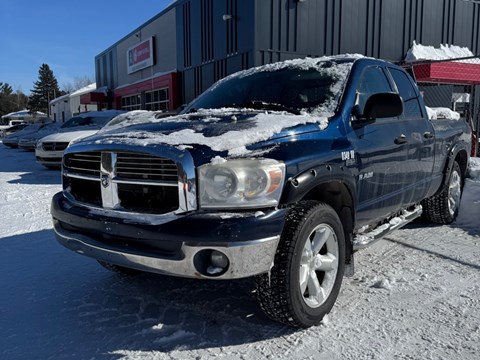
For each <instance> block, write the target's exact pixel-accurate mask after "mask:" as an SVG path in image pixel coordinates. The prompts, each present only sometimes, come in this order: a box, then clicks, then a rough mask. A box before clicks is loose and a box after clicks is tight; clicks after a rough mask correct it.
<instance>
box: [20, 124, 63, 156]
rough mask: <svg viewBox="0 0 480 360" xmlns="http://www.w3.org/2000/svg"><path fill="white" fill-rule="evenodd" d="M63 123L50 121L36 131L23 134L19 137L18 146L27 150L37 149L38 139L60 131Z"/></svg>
mask: <svg viewBox="0 0 480 360" xmlns="http://www.w3.org/2000/svg"><path fill="white" fill-rule="evenodd" d="M61 125H62V124H61V123H58V122H49V123H46V124H44V126H42V127H40V128H39V129H38V130H37V131H35V132H29V133H27V134H21V136H19V137H18V147H19V148H21V149H23V150H27V151H35V147H36V146H37V142H38V140H40V139H41V138H43V137H45V136H47V135H50V134H54V133H56V132H58V131H59V130H60V126H61Z"/></svg>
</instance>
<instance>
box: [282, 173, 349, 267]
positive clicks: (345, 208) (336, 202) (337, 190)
mask: <svg viewBox="0 0 480 360" xmlns="http://www.w3.org/2000/svg"><path fill="white" fill-rule="evenodd" d="M355 194H356V186H355V182H354V177H353V176H352V174H351V173H350V171H349V170H348V169H346V168H345V167H344V166H337V165H322V166H318V167H315V168H312V169H310V170H308V171H305V172H303V173H301V174H299V175H298V176H295V177H293V178H291V179H289V182H288V187H287V192H286V193H285V194H284V197H283V201H282V203H283V204H285V205H290V204H294V203H296V202H298V201H307V200H315V201H319V202H323V203H325V204H327V205H330V206H331V207H332V208H333V209H334V211H335V212H336V213H337V215H338V217H339V218H340V221H341V222H342V226H343V230H344V234H345V240H346V261H347V263H350V261H351V260H352V255H353V246H352V234H353V229H354V226H355V209H356V202H355V199H356V196H355Z"/></svg>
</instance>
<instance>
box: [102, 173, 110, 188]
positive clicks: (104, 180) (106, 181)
mask: <svg viewBox="0 0 480 360" xmlns="http://www.w3.org/2000/svg"><path fill="white" fill-rule="evenodd" d="M108 185H110V179H109V178H108V175H102V186H103V187H104V188H106V187H108Z"/></svg>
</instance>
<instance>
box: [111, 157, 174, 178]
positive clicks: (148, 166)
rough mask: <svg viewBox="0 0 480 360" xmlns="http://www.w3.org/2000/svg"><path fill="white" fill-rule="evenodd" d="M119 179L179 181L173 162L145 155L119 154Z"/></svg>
mask: <svg viewBox="0 0 480 360" xmlns="http://www.w3.org/2000/svg"><path fill="white" fill-rule="evenodd" d="M117 177H119V178H125V179H139V180H153V181H166V182H173V183H176V182H177V181H178V173H177V165H175V163H174V162H173V161H171V160H168V159H164V158H157V157H153V156H145V155H143V154H130V153H123V154H122V153H120V154H117Z"/></svg>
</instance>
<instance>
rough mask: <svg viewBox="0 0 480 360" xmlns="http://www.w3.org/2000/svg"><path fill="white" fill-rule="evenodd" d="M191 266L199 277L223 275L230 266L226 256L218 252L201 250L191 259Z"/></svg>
mask: <svg viewBox="0 0 480 360" xmlns="http://www.w3.org/2000/svg"><path fill="white" fill-rule="evenodd" d="M193 266H195V269H196V270H197V271H198V273H199V274H200V275H203V276H208V277H217V276H221V275H223V274H225V273H226V272H227V270H228V268H229V266H230V261H229V260H228V257H227V255H225V254H224V253H222V252H221V251H218V250H213V249H203V250H200V251H199V252H197V253H196V254H195V256H194V257H193Z"/></svg>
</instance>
